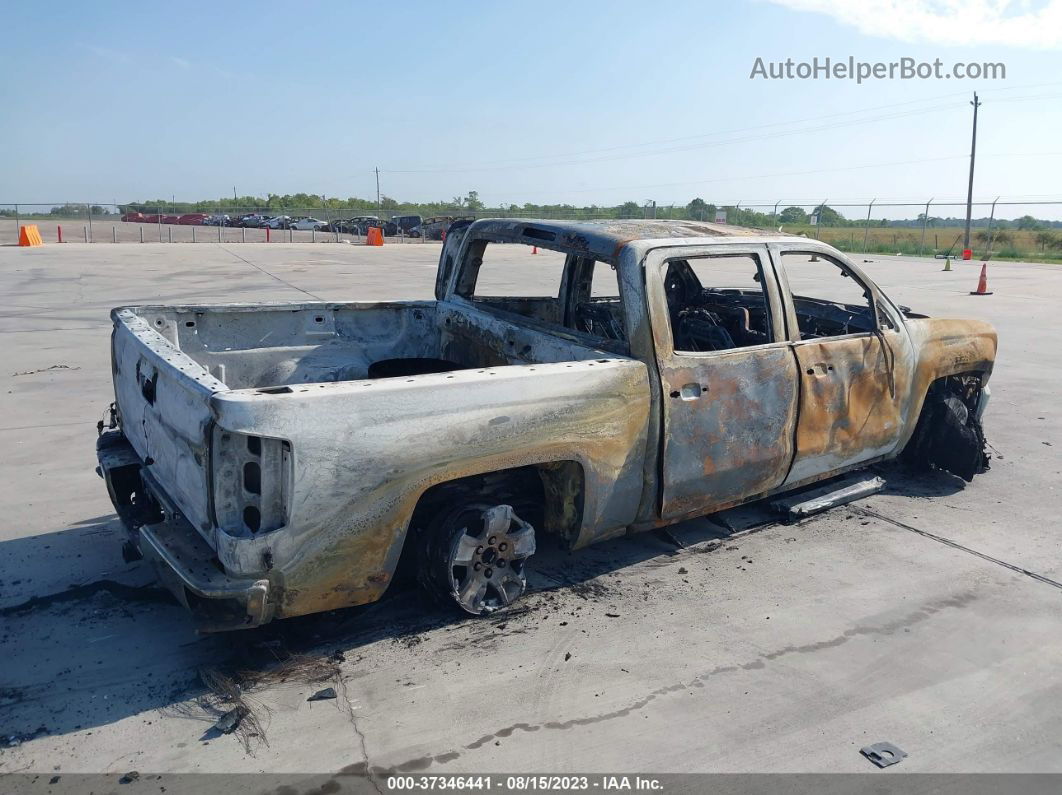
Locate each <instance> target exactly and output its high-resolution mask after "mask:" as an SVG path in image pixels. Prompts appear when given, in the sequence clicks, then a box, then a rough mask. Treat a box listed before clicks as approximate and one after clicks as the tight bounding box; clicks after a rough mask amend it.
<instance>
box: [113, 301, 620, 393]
mask: <svg viewBox="0 0 1062 795" xmlns="http://www.w3.org/2000/svg"><path fill="white" fill-rule="evenodd" d="M114 317H115V322H116V324H124V325H126V326H129V327H133V326H135V327H136V328H137V329H138V330H139V331H140V332H141V333H142V334H146V335H147V336H148V337H152V336H154V337H157V338H161V339H158V340H157V341H158V342H160V343H163V342H164V344H166V345H167V347H172V348H173V349H176V351H180V352H181V353H183V354H184V355H185V356H187V357H188V358H189V359H191V360H192V362H194V363H195V364H197V365H199V367H200V368H202V370H203V371H204V373H205V374H209V376H211V377H212V379H213V380H216V381H217V382H220V384H222V385H224V387H225V388H227V389H270V388H279V387H284V386H291V385H295V384H314V383H327V382H336V381H355V380H362V379H375V378H388V377H400V376H408V375H416V374H421V373H433V372H450V371H455V370H466V369H473V368H480V367H498V366H504V365H521V364H534V363H545V362H557V361H575V360H581V359H593V358H595V357H600V356H602V355H605V354H604V352H603V351H600V350H596V349H593V348H590V347H586V346H583V345H579V344H577V343H573V342H572V341H569V340H563V339H560V338H557V337H554V336H553V335H551V334H548V333H546V332H543V331H537V330H533V329H528V328H525V327H522V326H516V325H512V324H507V323H504V322H498V321H497V320H496V319H494V318H489V317H488V316H486V315H484V314H481V313H479V312H477V311H476V310H474V309H471V308H469V309H468V311H455V310H454V309H453V308H444V309H440V308H438V306H437V304H436V303H435V302H434V301H405V302H394V303H350V304H329V303H306V304H277V305H265V306H263V305H256V306H241V305H226V306H184V307H127V308H121V309H117V310H115V315H114ZM145 327H146V328H145ZM608 355H612V354H608Z"/></svg>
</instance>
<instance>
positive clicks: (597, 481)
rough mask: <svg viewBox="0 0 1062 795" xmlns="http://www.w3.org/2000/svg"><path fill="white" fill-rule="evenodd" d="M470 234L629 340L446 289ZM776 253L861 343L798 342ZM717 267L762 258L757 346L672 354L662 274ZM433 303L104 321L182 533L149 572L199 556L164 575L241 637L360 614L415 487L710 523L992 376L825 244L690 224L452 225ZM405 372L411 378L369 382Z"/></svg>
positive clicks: (974, 327)
mask: <svg viewBox="0 0 1062 795" xmlns="http://www.w3.org/2000/svg"><path fill="white" fill-rule="evenodd" d="M482 241H490V242H498V243H524V244H526V245H536V246H539V247H541V248H546V249H552V250H556V251H561V252H564V253H565V254H567V255H568V260H567V261H568V263H569V264H568V265H567V266H566V267H569V268H571V267H576V266H575V265H574V264H573V263H576V262H577V261H579V260H580V259H586V258H590V259H593V260H596V261H598V262H604V263H608V264H610V265H612V266H614V267H615V269H616V271H617V276H618V284H619V292H620V300H621V302H622V308H623V318H624V319H623V323H624V329H623V331H624V339H622V340H615V339H603V338H602V339H590V338H588V337H587V336H586V335H584V334H582V333H581V332H579V331H578V330H577V329H572V328H563V327H555V324H554V327H550V326H549V324H548V323H547V322H546V321H548V320H549V319H550V316H548V313H547V314H540V315H535V314H530V315H528V316H527V317H520V316H519V315H517V314H514V309H513V308H512V307H510V304H509V303H504V302H500V301H499V302H496V305H495V306H494V307H493V308H491V307H490V306H485V305H481V304H480V303H477V302H475V301H473V300H471V299H469V298H467V297H463V296H466V295H468V293H467V291H464V290H463V289H462V284H463V282H462V280H463V279H465V280H467V270H466V269H467V267H469V265H468V262H469V259H470V257H471V254H470V252H472V251H474V250H476V249H475V247H476V246H477V245H481V244H482ZM787 251H800V252H811V253H814V252H820V253H822V254H825V255H827V256H831V257H834V258H840V259H841V260H843V261H844V262H845V263H846V266H847V267H850V269H851V274H852V275H853V276H854V277H855V278H856V279H857V280H859V281H861V282H862V283H863V284H864V285H865V287H866V289H867V291H868V295H871V296H872V298H873V301H874V306H876V313H877V315H878V321H879V329H878V330H876V331H873V332H865V333H858V334H846V335H841V336H838V337H830V338H820V339H806V340H803V339H801V338H800V334H799V332H798V331H797V328H798V324H797V318H796V309H795V307H794V303H793V300H792V297H791V293H790V290H789V289H788V283H787V279H786V275H785V272H784V269H783V268H782V264H781V260H780V254H781V253H782V252H787ZM720 252H722V253H731V254H732V253H738V254H744V255H750V256H754V257H755V258H756V262H757V263H758V266H757V267H758V268H759V270H760V272H759V277H758V280H760V281H762V284H763V287H764V295H765V298H766V301H767V307H768V310H767V311H768V312H769V316H770V318H771V327H770V336H769V338H768V341H767V342H766V343H765V344H757V345H752V346H750V347H740V348H734V349H732V350H722V351H715V352H706V353H688V352H683V351H676V350H675V346H674V343H673V340H672V329H671V328H670V321H669V316H668V305H667V298H666V296H665V290H664V286H663V281H662V268H663V266H664V264H665V263H666V262H667V261H670V260H672V259H674V258H676V257H693V256H704V255H705V254H706V253H714V254H718V253H720ZM567 289H568V288H567V287H562V288H561V296H560V298H559V299H558V301H559V302H560V303H559V304H558V306H563V304H564V300H565V295H566V293H565V290H567ZM436 297H437V300H435V301H407V302H393V303H364V304H336V303H316V302H315V303H304V304H282V305H253V306H215V307H206V306H176V307H138V308H124V309H119V310H115V312H114V313H113V318H114V322H115V332H114V342H113V354H114V379H115V393H116V397H117V403H118V409H119V415H120V420H121V431H122V433H124V435H125V437H126V438H127V440H128V443H129V445H130V446H131V449H130V452H129V454H128V455H127V456H125V457H123V458H120V460H121V461H122V463H123V466H126V467H128V466H130V464H129V460H130V458H129V456H132V460H134V461H136V460H137V459H139V462H138V464H137V465H138V466H139V467H141V468H143V469H144V470H150V473H151V477H150V478H149V479H148V480H146V481H145V483H147V485H148V487H149V489H157V490H158V491H159V492H160V496H161V497H162V501H163V502H165V503H166V505H168V506H171V507H170V508H169V509H167V511H164V513H166V514H167V515H168V516H169V517H170V520H171V523H172V524H173V525H174V528H175V529H171V531H169V532H170V535H168V536H166V534H165V533H162V532H161V531H158V530H157V529H155V528H156V527H157V526H155V525H153V526H152V528H153V530H152V538H156V539H157V544H156V546H157V547H158V549H159V555H158V556H156V557H162V558H166V559H167V560H170V561H171V564H170V565H174V566H176V565H179V563H173V562H172V561H173V560H177V559H179V558H180V555H182V554H184V555H185V557H187V558H189V559H194V560H196V561H201V560H204V559H208V558H210V556H216V560H217V561H218V563H219V564H220V568H221V569H223V571H224V576H225V577H228V578H230V579H231V581H229V580H226V581H225V582H221V583H211V582H206V584H200V585H197V584H196V583H200V581H199V580H195V579H194V578H191V577H188V576H185V577H183V578H170V579H171V580H179V581H181V582H184V583H185V586H183V587H187V588H188V589H189V592H190V593H192V594H193V595H196V596H205V597H207V598H209V597H210V596H211V594H213V593H230V592H237V591H238V590H239V589H240V588H241V587H244V586H243V585H241V583H244V584H247V585H246V587H247V588H248V589H251V590H253V593H254V595H255V596H254V598H255V599H256V600H257V602H256V605H258V606H257V608H256V609H257V611H258V612H257V615H259V616H261V618H259V619H255V620H256V621H259V620H262V621H264V620H268V618H269V617H273V616H275V617H287V616H295V615H301V614H306V613H312V612H317V611H322V610H329V609H333V608H338V607H344V606H349V605H356V604H363V603H366V602H371V601H373V600H375V599H378V598H379V597H380V595H381V594H382V593H383V592H384V591H385V590H386V589H387V587H388V585H389V583H390V581H391V579H392V577H393V575H394V572H395V568H396V566H397V563H398V560H399V557H400V555H401V554H402V550H403V548H404V544H405V539H406V536H407V532H408V530H409V527H410V520H411V517H412V516H413V514H414V511H415V509H416V507H417V505H418V502H419V501H420V500H421V498H422V496H423V495H424V494H425V493H426V492H427V491H428V490H429V489H431V488H432V487H434V486H437V485H439V484H443V483H449V482H452V481H457V480H460V479H462V478H468V477H470V476H475V475H482V474H486V473H492V472H499V471H506V470H513V469H516V468H520V467H528V466H535V467H541V468H542V469H543V471H544V472H548V473H550V474H549V476H547V477H544V481H545V486H544V491H545V497H546V500H547V506H546V508H545V512H544V515H545V527H544V528H540V529H545V530H547V531H554V532H558V533H560V534H561V535H563V536H564V537H565V539H566V540H567V541H568V542H569V543H570V544H571V545H572V546H573V547H580V546H584V545H586V544H590V543H593V542H595V541H598V540H601V539H603V538H608V537H611V536H614V535H616V534H618V533H623V532H632V531H636V530H639V529H645V528H649V527H655V526H660V525H662V524H667V523H670V522H675V521H679V520H681V519H683V518H687V517H690V516H696V515H699V514H704V513H708V512H711V511H715V510H720V509H723V508H726V507H730V506H732V505H736V504H739V503H741V502H744V501H747V500H751V499H756V498H759V497H763V496H766V495H769V494H774V493H777V492H779V491H784V490H787V489H791V488H794V487H797V486H800V485H803V484H806V483H811V482H814V481H816V480H819V479H822V478H824V477H828V476H830V475H832V474H835V473H838V472H842V471H847V470H849V469H852V468H855V467H858V466H863V465H866V464H867V463H870V462H872V461H878V460H884V459H888V458H891V457H895V456H896V455H898V454H899V453H900V451H901V450H903V448H904V445H905V444H906V443H907V441H908V440H909V439H910V438H911V435H912V433H913V432H914V428H915V425H916V423H917V421H918V417H919V413H920V411H921V408H922V403H923V400H924V399H925V396H926V393H927V391H928V390H929V387H930V385H931V384H933V383H934V382H936V381H938V380H939V379H941V378H943V377H945V376H949V375H954V374H959V373H977V374H980V376H981V378H982V380H987V378H988V376H989V375H990V373H991V370H992V364H993V361H994V357H995V350H996V337H995V332H994V331H993V330H992V328H991V327H990V326H988V325H987V324H984V323H979V322H976V321H963V320H932V319H910V318H906V317H905V316H904V315H903V313H902V312H901V311H900V309H898V308H897V307H896V306H895V305H893V304H892V303H891V302H890V301H889V300H888V298H887V297H886V296H884V295H882V294H881V293H880V291H879V290H878V288H877V287H876V286H874V285H873V283H872V282H871V281H870V280H869V279H867V278H866V276H865V275H864V274H862V273H861V272H860V271H859V270H858V268H856V266H855V265H854V264H852V263H850V262H849V261H848V260H845V259H844V258H843V256H842V255H840V254H839V253H838V252H836V251H834V250H833V249H831V248H829V247H828V246H824V245H822V244H819V243H817V242H816V241H808V240H803V239H794V238H791V237H788V236H780V235H767V234H759V233H756V232H754V231H752V230H743V229H738V228H735V227H727V226H715V225H711V224H696V223H691V222H667V221H662V222H633V221H631V222H622V221H621V222H601V223H580V224H576V223H562V222H546V221H514V220H505V221H500V220H495V221H490V220H488V221H479V222H476V223H475V224H473V225H471V226H466V227H464V228H461V227H455V228H453V229H452V230H451V232H450V233H449V234H448V236H447V240H446V243H445V245H444V248H443V252H442V256H441V258H440V268H439V275H438V279H437V286H436ZM517 309H518V307H517ZM555 309H556V308H554V309H551V310H550V312H554V311H555ZM403 362H405V363H406V364H408V363H411V362H419V363H421V365H423V366H424V367H425V368H426V369H424V370H423V371H417V372H412V373H411V374H400V373H399V371H395V372H390V371H385V372H381V371H380V370H379V369H378V368H380V367H381V366H384V365H388V363H390V364H391V365H393V364H394V363H398V364H399V365H402V363H403ZM374 368H376V371H375V372H374ZM432 368H434V369H432ZM108 444H110V443H108ZM111 459H114V460H118V459H115V457H114V455H113V454H111ZM102 461H103V458H101V462H102ZM107 475H108V478H111V473H110V471H108V472H107ZM109 482H110V480H109ZM112 496H113V489H112ZM178 525H179V526H180V527H177V526H178ZM185 526H187V527H188V528H194V532H195V533H197V534H198V536H199V538H198V540H194V541H193V540H192V539H189V538H186V537H183V536H180V533H181V532H184V531H182V530H181V529H180V528H184V527H185ZM187 532H193V531H192V530H191V529H188V530H187ZM153 543H155V542H153ZM197 544H198V545H200V546H196V545H197ZM167 545H168V546H167ZM167 550H169V551H170V552H167ZM173 550H176V552H173ZM182 550H188V552H187V554H185V553H184V552H182ZM170 553H172V554H170ZM178 553H179V554H178ZM167 554H170V557H169V558H167V557H166V556H167ZM174 556H176V557H174ZM196 565H199V564H198V563H197V564H196ZM204 576H206V575H204ZM215 579H216V578H215ZM203 582H205V581H203ZM263 600H265V602H264V603H263Z"/></svg>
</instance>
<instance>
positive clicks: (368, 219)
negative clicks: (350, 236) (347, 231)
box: [357, 215, 398, 237]
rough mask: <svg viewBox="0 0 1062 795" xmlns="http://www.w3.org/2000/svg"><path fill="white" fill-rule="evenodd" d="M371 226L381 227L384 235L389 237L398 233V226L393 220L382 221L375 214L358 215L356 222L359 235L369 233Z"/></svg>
mask: <svg viewBox="0 0 1062 795" xmlns="http://www.w3.org/2000/svg"><path fill="white" fill-rule="evenodd" d="M373 226H375V227H377V228H379V229H382V230H383V233H384V236H385V237H391V236H393V235H397V234H398V227H397V226H396V225H395V223H394V222H393V221H383V220H381V219H379V218H377V217H376V216H375V215H366V216H362V217H360V218H359V219H358V223H357V227H358V228H357V232H358V234H359V235H367V234H368V233H369V228H370V227H373Z"/></svg>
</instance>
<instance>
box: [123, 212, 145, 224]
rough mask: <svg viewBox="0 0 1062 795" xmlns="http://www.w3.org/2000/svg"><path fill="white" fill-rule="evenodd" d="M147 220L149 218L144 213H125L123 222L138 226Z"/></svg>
mask: <svg viewBox="0 0 1062 795" xmlns="http://www.w3.org/2000/svg"><path fill="white" fill-rule="evenodd" d="M145 218H147V216H146V215H144V214H143V213H125V214H124V215H123V216H122V220H123V221H128V222H130V223H136V224H142V223H144V219H145Z"/></svg>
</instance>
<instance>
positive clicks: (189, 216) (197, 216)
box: [177, 213, 207, 226]
mask: <svg viewBox="0 0 1062 795" xmlns="http://www.w3.org/2000/svg"><path fill="white" fill-rule="evenodd" d="M206 219H207V214H206V213H185V214H184V215H182V216H181V217H180V218H178V219H177V223H179V224H180V225H181V226H202V225H203V224H204V223H206Z"/></svg>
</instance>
